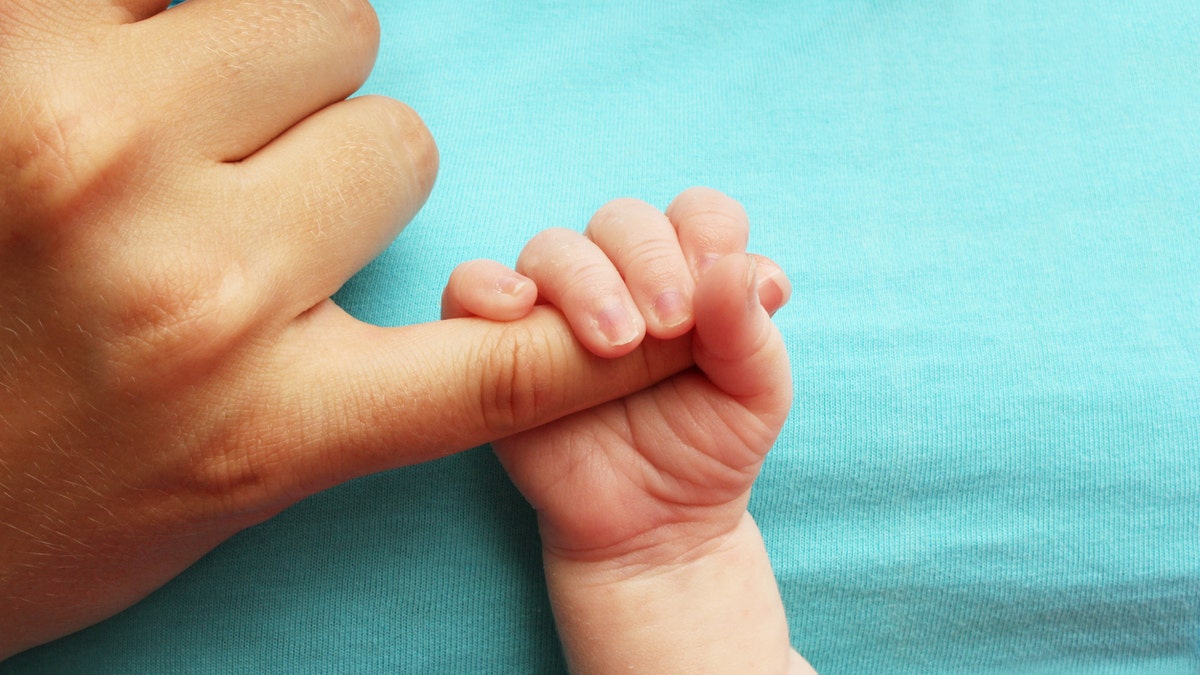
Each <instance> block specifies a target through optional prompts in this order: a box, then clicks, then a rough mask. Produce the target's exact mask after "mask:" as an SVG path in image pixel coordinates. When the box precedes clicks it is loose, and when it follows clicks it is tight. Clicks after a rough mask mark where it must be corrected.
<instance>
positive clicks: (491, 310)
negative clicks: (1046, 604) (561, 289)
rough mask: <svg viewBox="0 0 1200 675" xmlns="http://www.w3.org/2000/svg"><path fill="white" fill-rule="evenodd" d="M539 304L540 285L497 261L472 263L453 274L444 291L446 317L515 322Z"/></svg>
mask: <svg viewBox="0 0 1200 675" xmlns="http://www.w3.org/2000/svg"><path fill="white" fill-rule="evenodd" d="M536 301H537V285H536V284H534V283H533V280H532V279H530V278H529V277H527V276H525V275H523V274H518V273H516V272H514V271H513V270H510V269H509V268H508V267H506V266H505V265H502V264H500V263H498V262H496V261H494V260H483V259H480V260H471V261H468V262H465V263H462V264H461V265H459V266H458V267H455V268H454V271H453V272H451V273H450V280H449V281H447V282H446V288H445V289H443V290H442V318H443V319H459V318H463V317H468V316H478V317H482V318H484V319H491V320H493V321H515V320H517V319H520V318H521V317H523V316H525V315H526V314H528V313H529V311H530V310H531V309H533V304H534V303H535V302H536Z"/></svg>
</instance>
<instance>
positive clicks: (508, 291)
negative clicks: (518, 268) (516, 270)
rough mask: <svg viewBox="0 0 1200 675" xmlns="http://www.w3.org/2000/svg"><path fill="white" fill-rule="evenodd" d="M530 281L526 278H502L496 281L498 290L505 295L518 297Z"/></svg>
mask: <svg viewBox="0 0 1200 675" xmlns="http://www.w3.org/2000/svg"><path fill="white" fill-rule="evenodd" d="M528 283H529V279H526V278H525V277H508V276H505V277H500V278H499V279H497V280H496V290H497V291H498V292H500V293H502V294H504V295H516V294H518V293H520V292H521V291H522V289H524V288H525V286H526V284H528Z"/></svg>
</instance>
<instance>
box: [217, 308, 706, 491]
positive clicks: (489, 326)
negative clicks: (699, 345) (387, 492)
mask: <svg viewBox="0 0 1200 675" xmlns="http://www.w3.org/2000/svg"><path fill="white" fill-rule="evenodd" d="M691 363H692V361H691V338H690V335H689V336H684V337H682V338H678V339H676V340H672V341H658V340H653V339H649V340H646V341H645V342H644V343H643V344H642V345H641V346H640V347H639V348H638V349H637V350H635V351H634V352H632V353H630V354H628V355H626V356H624V357H621V358H616V359H605V358H599V357H597V356H595V355H593V354H591V353H589V352H588V351H587V350H586V349H585V348H583V347H582V346H581V345H580V344H579V343H578V341H577V340H575V338H574V336H573V334H572V330H571V328H570V326H569V325H568V324H567V322H566V321H565V319H564V318H563V316H562V315H561V314H560V313H559V312H557V311H556V310H554V309H553V308H550V307H544V306H542V307H535V308H534V309H533V311H532V312H531V313H530V314H529V315H528V316H526V317H525V318H523V319H521V320H519V321H513V322H509V323H499V322H495V321H488V320H485V319H473V318H466V319H453V320H449V321H439V322H434V323H428V324H419V325H413V326H404V327H400V328H378V327H375V326H369V325H366V324H363V323H360V322H358V321H356V320H354V319H352V318H351V317H349V316H348V315H346V314H345V313H344V312H343V311H342V310H341V309H339V308H338V307H337V306H336V305H333V303H324V304H322V305H321V306H319V307H318V308H316V309H315V310H314V311H313V312H312V313H310V314H308V315H305V316H304V317H302V318H301V319H300V320H298V321H297V322H296V323H295V324H294V326H293V327H292V330H291V331H290V333H289V334H288V336H287V337H286V339H284V340H283V341H281V342H280V343H279V344H278V345H277V346H276V348H275V351H274V352H273V354H272V360H271V362H270V364H269V371H272V372H274V373H275V375H273V376H271V375H267V376H264V377H263V378H261V379H260V381H266V382H274V383H276V384H275V385H274V387H275V388H274V389H272V390H270V391H267V392H261V390H262V387H261V386H258V389H259V390H260V392H261V393H260V402H261V405H262V407H263V408H264V410H269V411H270V417H271V418H273V419H282V420H292V421H293V422H292V423H291V424H288V425H286V426H282V427H281V426H279V425H264V427H265V428H263V429H258V430H255V431H253V432H252V433H253V434H254V443H249V444H243V446H244V447H245V448H246V452H251V453H256V454H254V455H252V456H248V457H246V458H243V460H242V461H240V462H234V464H236V465H238V466H250V467H255V466H257V467H260V470H261V471H263V472H266V473H268V474H269V476H268V478H267V479H266V480H268V481H271V482H275V483H276V484H277V491H279V492H280V493H281V494H283V495H286V497H287V498H291V499H295V498H298V497H300V496H303V495H305V494H308V493H311V492H314V491H317V490H320V489H324V488H326V487H329V486H332V485H335V484H338V483H340V482H343V481H345V480H348V479H350V478H353V477H355V476H358V475H363V474H367V473H373V472H376V471H382V470H385V469H389V468H394V467H398V466H404V465H408V464H413V463H416V462H420V461H424V460H428V459H433V458H436V457H441V456H444V455H447V454H450V453H453V452H457V451H459V450H463V449H466V448H470V447H474V446H477V445H481V444H483V443H485V442H487V441H490V440H494V439H497V438H501V437H504V436H508V435H511V434H513V433H516V432H519V431H523V430H526V429H530V428H533V427H536V426H540V425H542V424H545V423H547V422H550V421H552V420H555V419H558V418H560V417H563V416H565V415H568V414H570V413H572V412H576V411H579V410H583V409H587V408H590V407H593V406H595V405H598V404H600V403H603V402H605V401H609V400H612V399H615V398H619V397H621V396H624V395H627V394H630V393H632V392H634V391H639V390H641V389H643V388H645V387H648V386H650V385H652V384H654V383H655V382H658V381H661V380H663V379H665V378H667V377H670V376H671V375H673V374H675V373H677V372H680V371H682V370H684V369H685V368H687V367H689V366H690V365H691ZM264 418H266V416H265V415H264ZM281 467H282V468H281ZM273 469H274V470H275V471H276V472H278V474H280V475H276V473H274V472H273Z"/></svg>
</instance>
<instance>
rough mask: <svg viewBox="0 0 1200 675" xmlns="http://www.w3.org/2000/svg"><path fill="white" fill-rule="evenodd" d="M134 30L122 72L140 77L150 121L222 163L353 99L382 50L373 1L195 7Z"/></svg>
mask: <svg viewBox="0 0 1200 675" xmlns="http://www.w3.org/2000/svg"><path fill="white" fill-rule="evenodd" d="M127 28H128V29H129V33H130V35H131V36H133V37H132V38H131V39H130V40H127V41H126V43H127V44H137V45H139V48H138V49H125V50H122V51H120V52H119V53H118V56H117V58H119V59H124V60H125V61H127V62H126V63H119V64H117V65H118V67H124V68H127V69H128V70H129V71H130V72H136V73H138V74H139V75H140V77H139V78H137V82H139V83H140V84H139V85H138V86H140V87H142V88H143V89H145V90H146V91H142V92H132V93H134V94H140V97H139V98H138V100H139V101H141V104H142V106H143V109H142V114H143V115H145V116H146V118H147V121H149V122H154V121H157V122H160V123H161V124H162V128H163V129H172V130H175V132H176V134H177V137H178V139H179V140H180V142H181V143H183V145H184V147H186V148H189V149H191V150H192V151H193V152H195V153H197V154H200V155H202V156H204V157H207V158H209V159H213V160H217V161H229V160H238V159H242V158H243V157H245V156H247V155H249V154H250V153H252V152H254V151H255V150H257V149H258V148H260V147H262V146H263V145H265V144H266V143H267V142H268V141H270V140H271V139H273V138H274V137H276V136H278V135H279V134H280V133H282V132H283V131H284V130H285V129H287V128H288V127H290V126H292V125H293V124H295V123H296V122H297V121H299V120H301V119H303V118H305V117H307V116H308V115H309V113H311V112H313V111H315V110H319V109H321V108H322V107H324V106H326V105H328V104H330V103H332V102H334V101H339V100H341V99H343V98H346V97H347V96H349V95H350V94H352V93H353V92H354V91H355V90H356V89H357V88H358V87H359V86H360V85H361V84H362V83H363V81H365V79H366V77H367V75H368V74H369V73H370V71H371V66H372V65H373V64H374V61H375V53H376V49H377V48H378V44H379V22H378V19H377V18H376V16H375V13H374V11H373V10H372V9H371V6H370V4H369V3H368V2H367V0H292V1H291V2H259V1H258V0H188V2H185V3H183V4H182V5H179V6H178V7H175V8H173V9H172V10H171V11H169V12H162V13H160V14H158V15H157V16H154V17H152V18H150V19H147V20H145V21H142V22H140V23H137V24H133V25H131V26H128V27H127ZM179 101H188V102H189V104H188V105H186V106H180V105H179Z"/></svg>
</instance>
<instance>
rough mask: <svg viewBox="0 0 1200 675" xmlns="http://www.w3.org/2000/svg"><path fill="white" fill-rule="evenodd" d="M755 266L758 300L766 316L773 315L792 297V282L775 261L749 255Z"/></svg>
mask: <svg viewBox="0 0 1200 675" xmlns="http://www.w3.org/2000/svg"><path fill="white" fill-rule="evenodd" d="M751 255H752V256H753V257H754V260H755V264H756V265H757V268H758V270H757V277H758V282H757V283H758V299H759V303H760V304H761V305H762V307H763V309H765V310H767V314H770V315H774V314H775V312H777V311H779V309H780V308H781V307H783V306H784V305H786V304H787V302H788V300H790V299H791V297H792V282H791V281H790V280H789V279H788V276H787V273H785V272H784V271H783V268H781V267H780V266H779V265H777V264H775V261H773V260H771V259H770V258H767V257H766V256H761V255H757V254H751Z"/></svg>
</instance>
